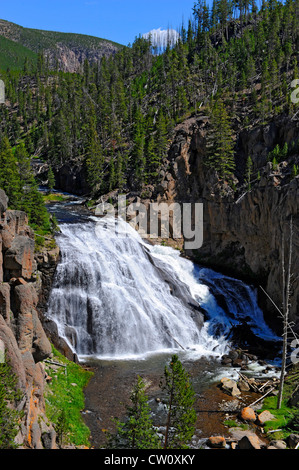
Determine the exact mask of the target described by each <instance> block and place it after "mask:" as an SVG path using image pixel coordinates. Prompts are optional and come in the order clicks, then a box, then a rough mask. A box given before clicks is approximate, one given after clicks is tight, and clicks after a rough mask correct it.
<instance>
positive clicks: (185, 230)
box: [95, 195, 203, 250]
mask: <svg viewBox="0 0 299 470" xmlns="http://www.w3.org/2000/svg"><path fill="white" fill-rule="evenodd" d="M95 215H96V216H101V217H104V218H109V222H110V224H111V223H112V224H114V229H115V233H117V216H118V217H120V218H122V219H123V220H124V221H128V223H129V225H130V226H131V227H133V228H134V229H135V230H137V232H138V233H139V235H140V236H141V238H144V239H157V238H159V237H161V238H162V239H168V238H173V239H184V241H185V245H184V247H185V249H187V250H196V249H199V248H201V246H202V244H203V204H202V203H184V204H178V203H175V202H174V203H172V204H167V203H150V204H148V205H147V206H146V205H145V204H143V203H142V202H136V203H131V204H129V205H128V204H127V199H126V196H125V195H119V196H118V205H117V207H115V206H114V205H113V204H110V203H107V202H103V203H100V204H98V206H97V207H96V210H95ZM122 233H123V231H122ZM98 234H99V233H98Z"/></svg>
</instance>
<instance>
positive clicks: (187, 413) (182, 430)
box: [160, 355, 196, 449]
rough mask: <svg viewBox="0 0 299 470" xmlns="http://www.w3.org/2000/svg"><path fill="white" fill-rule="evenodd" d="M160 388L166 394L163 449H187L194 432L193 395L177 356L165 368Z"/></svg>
mask: <svg viewBox="0 0 299 470" xmlns="http://www.w3.org/2000/svg"><path fill="white" fill-rule="evenodd" d="M160 386H161V389H162V390H164V391H165V392H166V393H167V422H166V432H165V438H164V449H188V443H189V442H190V440H191V438H192V436H193V434H194V431H195V427H194V426H195V422H196V412H195V410H194V408H193V405H194V401H195V393H194V390H193V387H192V384H191V381H190V377H189V375H188V373H187V372H186V371H185V369H184V368H183V366H182V363H181V362H180V360H179V358H178V356H177V355H173V356H172V358H171V361H170V364H169V367H167V366H166V367H165V370H164V379H163V380H162V382H161V384H160Z"/></svg>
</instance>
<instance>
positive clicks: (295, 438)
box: [287, 434, 299, 449]
mask: <svg viewBox="0 0 299 470" xmlns="http://www.w3.org/2000/svg"><path fill="white" fill-rule="evenodd" d="M298 442H299V434H290V435H289V437H288V440H287V444H288V446H289V447H290V449H295V447H296V445H297V444H298Z"/></svg>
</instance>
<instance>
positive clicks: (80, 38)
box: [0, 20, 122, 69]
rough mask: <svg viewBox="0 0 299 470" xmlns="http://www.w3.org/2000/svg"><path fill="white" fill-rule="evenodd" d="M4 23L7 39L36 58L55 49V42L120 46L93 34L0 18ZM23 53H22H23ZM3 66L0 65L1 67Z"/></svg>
mask: <svg viewBox="0 0 299 470" xmlns="http://www.w3.org/2000/svg"><path fill="white" fill-rule="evenodd" d="M0 21H1V22H2V23H4V24H5V26H6V29H7V30H9V33H8V35H9V39H10V40H12V41H17V43H16V44H17V45H18V46H19V47H20V51H21V52H22V48H23V49H25V48H26V49H27V50H29V53H28V54H27V57H28V58H30V57H32V58H35V60H36V58H37V54H38V53H39V52H41V51H43V50H46V49H47V50H51V49H52V50H55V49H56V46H57V43H61V44H64V45H66V46H67V45H70V46H76V47H80V46H81V47H87V48H99V47H100V46H101V45H102V44H105V43H106V44H112V45H114V46H116V47H119V48H120V47H122V46H121V45H120V44H117V43H115V42H113V41H109V40H107V39H102V38H98V37H94V36H88V35H84V34H76V33H61V32H56V31H44V30H38V29H32V28H24V27H22V26H19V25H17V24H15V23H11V22H8V21H5V20H0ZM23 55H24V53H23ZM3 68H4V67H1V69H3Z"/></svg>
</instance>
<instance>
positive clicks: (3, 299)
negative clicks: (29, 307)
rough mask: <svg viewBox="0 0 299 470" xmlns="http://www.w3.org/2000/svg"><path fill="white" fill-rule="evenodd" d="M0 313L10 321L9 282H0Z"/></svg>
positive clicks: (7, 321)
mask: <svg viewBox="0 0 299 470" xmlns="http://www.w3.org/2000/svg"><path fill="white" fill-rule="evenodd" d="M0 315H2V317H3V318H4V320H5V321H6V323H7V324H9V323H10V286H9V284H7V283H4V284H0Z"/></svg>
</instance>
